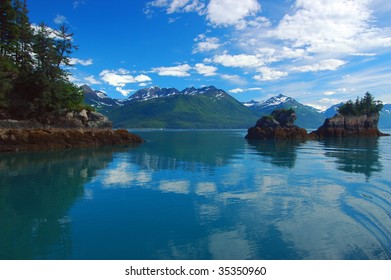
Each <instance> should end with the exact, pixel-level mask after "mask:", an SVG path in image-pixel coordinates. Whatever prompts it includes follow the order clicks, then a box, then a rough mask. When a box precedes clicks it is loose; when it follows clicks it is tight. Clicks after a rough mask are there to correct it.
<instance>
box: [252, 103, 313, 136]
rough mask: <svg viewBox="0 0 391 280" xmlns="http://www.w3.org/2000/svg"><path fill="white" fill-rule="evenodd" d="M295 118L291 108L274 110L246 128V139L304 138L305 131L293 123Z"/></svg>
mask: <svg viewBox="0 0 391 280" xmlns="http://www.w3.org/2000/svg"><path fill="white" fill-rule="evenodd" d="M296 119H297V116H296V113H295V112H294V111H293V110H292V109H290V110H286V109H277V110H274V111H273V112H272V113H271V115H270V116H263V117H262V118H261V119H259V120H258V121H257V123H256V125H255V127H251V128H249V129H248V130H247V135H246V139H277V140H299V141H301V140H306V139H307V131H306V130H305V129H303V128H300V127H298V126H296V125H294V124H293V122H294V121H295V120H296Z"/></svg>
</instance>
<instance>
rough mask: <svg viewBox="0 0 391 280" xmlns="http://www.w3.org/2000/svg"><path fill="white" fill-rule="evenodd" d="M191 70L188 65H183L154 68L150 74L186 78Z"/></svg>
mask: <svg viewBox="0 0 391 280" xmlns="http://www.w3.org/2000/svg"><path fill="white" fill-rule="evenodd" d="M191 69H192V68H191V67H190V65H189V64H183V65H178V66H172V67H156V68H153V69H152V71H151V72H154V73H157V74H158V75H159V76H172V77H188V76H190V74H189V71H190V70H191Z"/></svg>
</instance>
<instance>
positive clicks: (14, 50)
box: [0, 0, 83, 118]
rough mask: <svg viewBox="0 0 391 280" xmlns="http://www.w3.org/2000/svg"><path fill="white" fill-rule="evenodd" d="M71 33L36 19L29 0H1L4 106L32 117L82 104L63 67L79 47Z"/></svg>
mask: <svg viewBox="0 0 391 280" xmlns="http://www.w3.org/2000/svg"><path fill="white" fill-rule="evenodd" d="M72 36H73V34H72V33H69V30H68V28H67V26H65V25H61V26H60V27H59V28H58V29H52V28H50V27H48V26H47V25H45V24H44V23H41V24H39V25H33V24H31V22H30V20H29V17H28V9H27V3H26V0H24V1H21V0H1V2H0V110H3V111H4V110H6V111H7V112H9V113H10V114H12V115H13V116H17V117H20V118H27V117H36V116H39V115H43V114H46V113H53V112H59V111H61V110H64V109H71V110H74V109H79V108H80V107H81V106H82V104H83V94H82V91H81V89H80V88H79V87H77V86H76V85H74V84H73V83H71V82H70V81H69V80H68V74H69V73H68V72H67V71H66V70H65V69H64V66H69V65H70V55H71V53H72V51H74V50H75V49H76V46H75V45H74V43H73V39H72Z"/></svg>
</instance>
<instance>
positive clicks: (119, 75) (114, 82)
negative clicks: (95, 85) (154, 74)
mask: <svg viewBox="0 0 391 280" xmlns="http://www.w3.org/2000/svg"><path fill="white" fill-rule="evenodd" d="M99 76H100V78H101V79H102V80H103V81H104V82H106V83H108V84H109V85H111V86H114V87H116V90H117V91H118V92H119V93H121V94H122V95H124V96H127V95H128V94H129V93H130V92H132V91H133V90H128V89H124V87H125V86H126V85H127V84H135V83H144V82H150V81H152V79H151V78H150V77H148V76H146V75H144V74H141V75H137V76H132V75H130V72H129V71H128V70H126V69H123V68H120V69H118V70H103V71H102V72H101V73H100V74H99Z"/></svg>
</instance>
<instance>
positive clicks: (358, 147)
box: [0, 130, 391, 259]
mask: <svg viewBox="0 0 391 280" xmlns="http://www.w3.org/2000/svg"><path fill="white" fill-rule="evenodd" d="M137 133H138V134H139V135H141V136H142V137H143V138H144V139H146V140H147V142H146V143H144V144H142V145H140V146H137V147H132V148H102V149H74V150H65V151H55V152H34V153H7V154H0V259H390V258H391V172H390V170H391V169H390V168H391V137H382V138H379V139H377V138H374V139H368V138H362V139H355V138H354V139H348V140H338V139H334V140H329V141H308V142H306V143H292V142H272V141H258V142H257V141H255V142H247V141H246V140H245V139H244V136H245V131H241V130H232V131H224V130H223V131H185V130H184V131H148V130H143V131H137Z"/></svg>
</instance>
